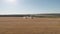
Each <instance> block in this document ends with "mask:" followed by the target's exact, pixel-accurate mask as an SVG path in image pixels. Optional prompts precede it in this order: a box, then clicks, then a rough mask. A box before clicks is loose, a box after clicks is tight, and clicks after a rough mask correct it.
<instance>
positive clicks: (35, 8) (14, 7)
mask: <svg viewBox="0 0 60 34" xmlns="http://www.w3.org/2000/svg"><path fill="white" fill-rule="evenodd" d="M35 13H60V0H16V1H15V0H13V1H10V0H0V14H35Z"/></svg>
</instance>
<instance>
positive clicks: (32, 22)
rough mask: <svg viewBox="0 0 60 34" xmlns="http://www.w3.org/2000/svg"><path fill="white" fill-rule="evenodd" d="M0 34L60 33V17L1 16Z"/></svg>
mask: <svg viewBox="0 0 60 34" xmlns="http://www.w3.org/2000/svg"><path fill="white" fill-rule="evenodd" d="M0 34H60V18H34V19H31V18H27V19H25V18H22V17H0Z"/></svg>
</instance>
